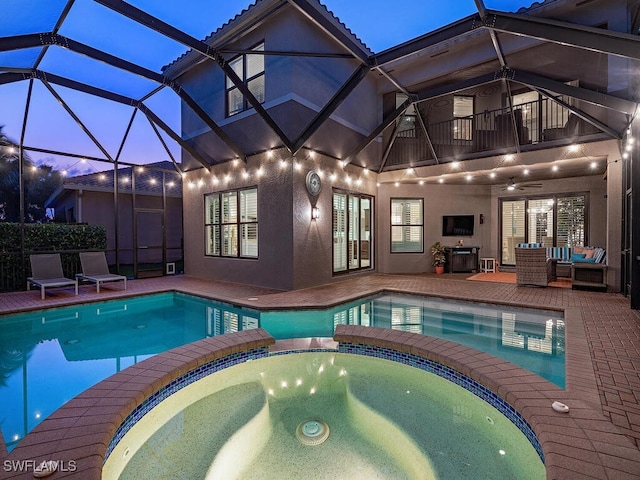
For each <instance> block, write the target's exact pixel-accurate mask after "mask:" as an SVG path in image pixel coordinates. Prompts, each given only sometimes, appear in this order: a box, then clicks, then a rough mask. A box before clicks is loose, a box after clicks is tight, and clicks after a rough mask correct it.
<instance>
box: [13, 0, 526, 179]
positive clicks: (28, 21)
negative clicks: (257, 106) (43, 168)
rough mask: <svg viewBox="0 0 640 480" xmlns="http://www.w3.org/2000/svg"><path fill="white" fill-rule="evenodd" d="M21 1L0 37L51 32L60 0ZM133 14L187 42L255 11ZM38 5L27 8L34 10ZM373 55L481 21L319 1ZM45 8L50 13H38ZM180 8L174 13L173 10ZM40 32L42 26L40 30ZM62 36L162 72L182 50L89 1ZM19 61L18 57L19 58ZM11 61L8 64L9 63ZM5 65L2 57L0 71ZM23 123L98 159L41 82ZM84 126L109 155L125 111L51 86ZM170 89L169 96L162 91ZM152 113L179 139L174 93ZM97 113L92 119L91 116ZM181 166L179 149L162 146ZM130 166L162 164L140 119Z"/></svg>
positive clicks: (63, 56)
mask: <svg viewBox="0 0 640 480" xmlns="http://www.w3.org/2000/svg"><path fill="white" fill-rule="evenodd" d="M23 1H24V0H8V8H9V10H10V13H11V8H12V6H13V8H14V9H15V10H14V13H13V14H12V15H11V17H12V18H15V19H16V21H15V22H14V23H12V24H9V23H4V22H3V24H4V25H0V36H5V35H7V36H8V35H16V34H20V33H35V32H40V31H48V30H50V26H49V27H45V25H47V21H49V22H51V21H52V20H55V18H56V16H57V15H56V7H57V8H58V9H60V8H62V6H63V5H64V4H65V0H42V1H41V5H40V7H39V9H38V10H34V11H32V12H25V9H24V8H22V7H23V5H24V4H23V3H21V2H23ZM129 1H130V3H132V4H133V5H134V6H136V7H138V8H140V9H142V10H144V11H146V12H148V13H150V14H151V15H153V16H156V17H158V18H160V19H161V20H163V21H165V22H167V23H171V24H172V25H174V26H175V27H176V28H178V29H180V30H182V31H184V32H186V33H188V34H189V35H191V36H193V37H196V38H199V39H202V38H204V37H206V36H207V35H208V34H209V33H211V32H212V31H214V30H216V29H217V28H218V27H219V26H221V25H222V24H223V23H225V22H226V21H228V20H229V19H230V18H232V17H234V16H235V15H236V14H238V13H240V12H241V11H242V10H243V9H244V8H247V7H248V6H249V5H251V4H252V3H253V2H252V1H249V0H181V1H180V2H174V1H166V0H165V1H157V0H129ZM37 3H38V2H30V4H31V5H34V4H37ZM323 3H324V4H325V5H326V6H327V8H328V9H329V10H331V11H332V12H333V13H334V14H335V15H336V16H337V17H338V18H340V20H341V21H342V22H344V23H345V24H346V26H347V27H348V28H350V29H351V30H352V31H353V33H355V34H356V35H357V36H358V37H359V38H360V39H361V40H362V41H363V42H364V43H365V44H366V45H367V46H368V47H369V48H370V49H371V50H373V51H374V52H380V51H382V50H385V49H387V48H389V47H392V46H394V45H397V44H399V43H402V42H404V41H407V40H410V39H412V38H415V37H417V36H419V35H422V34H424V33H428V32H430V31H433V30H435V29H437V28H439V27H442V26H444V25H447V24H449V23H452V22H454V21H456V20H459V19H461V18H464V17H466V16H467V15H470V14H473V13H475V12H477V9H476V4H475V1H474V0H449V1H441V0H405V1H404V2H402V3H401V4H394V3H391V2H389V1H388V0H324V2H323ZM530 4H531V1H528V0H485V6H486V7H487V8H489V9H495V10H503V11H511V12H514V11H517V10H518V9H519V8H520V7H523V6H529V5H530ZM42 5H46V8H45V7H42ZM176 5H179V7H180V8H179V9H176ZM38 23H40V24H38ZM60 33H61V34H62V35H65V36H67V37H69V38H72V39H74V40H76V41H79V42H82V43H85V44H88V45H91V46H93V47H95V48H98V49H100V50H103V51H106V52H108V53H111V54H114V55H117V56H121V57H123V58H125V59H126V60H128V61H131V62H134V63H136V64H139V65H142V66H145V67H147V68H149V69H151V70H156V71H159V69H160V67H161V66H162V65H165V64H167V63H169V62H171V61H172V60H173V59H175V58H177V57H178V56H179V55H180V54H181V53H183V52H184V51H185V47H183V46H182V45H179V44H177V43H175V42H173V41H170V40H167V39H166V38H164V37H162V36H161V35H159V34H156V33H155V32H151V31H149V30H148V29H146V28H144V27H142V26H140V25H137V24H135V23H134V22H132V21H130V20H128V19H126V18H124V17H122V16H120V15H118V14H116V13H114V12H111V11H110V10H108V9H106V8H104V7H102V6H100V5H98V4H96V3H95V2H93V1H91V0H76V3H75V4H74V6H73V8H72V10H71V13H70V15H69V16H68V18H67V20H66V22H65V24H64V26H63V28H62V30H61V31H60ZM16 55H24V52H20V53H18V54H16ZM9 58H13V57H9ZM45 58H46V60H45V61H44V62H43V64H42V65H41V67H40V68H41V69H42V70H45V71H47V72H50V73H57V74H60V75H63V76H66V77H68V78H72V79H75V80H78V81H82V82H85V83H89V84H92V85H96V86H99V87H103V88H107V89H110V90H115V91H116V92H118V93H122V94H126V95H129V96H131V97H134V98H138V97H140V96H141V95H142V94H144V93H146V92H147V91H149V90H150V89H151V88H153V86H154V85H153V84H151V83H150V82H147V81H144V80H141V79H140V78H139V77H135V76H131V75H126V74H120V73H119V72H114V69H113V68H111V67H106V66H104V65H103V64H100V63H99V62H95V61H93V60H88V59H87V58H85V57H82V56H79V55H76V54H73V53H71V52H68V51H66V50H64V49H60V48H55V49H50V50H49V53H48V54H47V56H46V57H45ZM8 61H9V60H7V57H2V56H0V67H2V66H6V65H3V62H4V63H6V62H8ZM34 85H35V87H34V95H33V99H32V102H31V107H30V108H31V110H30V115H29V123H28V126H27V134H26V137H25V144H26V145H30V146H36V147H40V148H46V149H51V150H58V151H71V152H74V153H77V154H82V155H88V156H96V157H102V156H103V155H102V153H101V152H100V150H99V149H98V148H97V147H96V146H95V145H94V144H93V143H92V141H91V140H90V139H89V138H88V137H86V135H84V133H83V132H82V131H81V130H80V128H79V127H78V126H77V125H76V124H75V122H74V121H73V120H72V119H71V117H69V115H68V114H67V113H66V112H65V111H64V110H63V109H62V107H61V106H60V105H59V104H58V102H57V101H56V100H55V99H54V98H53V97H52V96H51V94H50V93H49V92H48V91H47V90H46V88H45V87H43V86H42V85H41V84H40V83H39V82H35V83H34ZM55 89H56V90H57V91H58V93H59V94H60V95H61V96H62V97H63V99H64V100H65V101H66V102H68V104H69V105H70V106H71V107H72V109H73V110H74V111H75V112H76V114H77V115H78V116H79V117H80V119H81V120H82V121H83V122H84V123H85V124H86V126H87V127H88V128H89V129H90V130H91V132H92V133H93V134H94V135H95V136H96V137H97V139H98V140H99V141H100V142H101V144H102V145H103V146H104V147H105V148H106V149H107V151H108V152H109V153H110V154H111V155H112V156H115V154H116V152H117V151H118V148H119V146H120V141H121V138H122V135H123V134H124V131H125V129H126V127H127V124H128V122H129V119H130V116H131V109H130V108H126V107H124V106H122V105H118V104H114V103H113V102H108V101H105V100H102V99H100V98H95V97H92V96H88V95H85V94H80V93H77V92H74V91H71V90H66V89H64V88H62V87H55ZM165 90H166V89H165ZM26 92H27V82H19V83H17V84H10V85H1V86H0V107H1V109H0V125H4V126H5V128H4V131H5V133H7V134H8V135H9V136H10V137H11V138H12V139H14V140H18V139H19V137H20V132H21V127H22V112H24V109H25V98H26ZM146 104H147V105H148V106H149V107H150V108H152V110H153V111H154V112H155V113H157V114H158V115H159V116H160V117H161V118H162V119H163V120H164V121H165V122H166V123H167V124H169V125H170V126H171V127H172V128H173V129H174V131H176V132H179V131H180V106H179V102H178V100H177V97H176V96H175V95H174V94H173V93H172V92H170V91H165V92H162V93H161V94H159V95H156V96H154V97H152V98H151V99H149V100H148V101H147V102H146ZM97 112H98V113H99V114H97V115H96V113H97ZM164 138H165V140H166V143H168V144H169V146H170V148H171V151H172V152H173V154H174V156H175V158H176V159H177V160H178V161H179V158H180V153H179V148H178V147H177V145H176V144H175V143H174V142H173V141H172V140H170V139H168V137H166V136H165V137H164ZM30 155H31V158H32V160H34V161H36V163H48V164H55V165H56V166H57V168H60V169H65V168H70V169H71V170H72V171H71V172H70V173H72V174H74V173H79V172H80V171H96V170H103V169H106V168H109V165H108V164H105V163H101V162H89V164H80V163H78V160H76V159H72V158H68V157H53V156H50V155H47V154H42V153H31V154H30ZM121 158H122V160H124V161H130V162H131V163H149V162H153V161H158V160H166V159H168V155H167V154H166V152H165V150H164V148H163V147H162V145H161V143H160V142H159V141H158V140H157V137H155V134H154V133H153V131H152V130H151V127H150V126H149V124H148V122H147V121H146V119H144V117H143V116H142V115H138V118H137V119H136V121H135V122H134V126H133V129H132V134H131V138H130V140H128V141H127V143H126V144H125V147H124V149H123V153H122V156H121Z"/></svg>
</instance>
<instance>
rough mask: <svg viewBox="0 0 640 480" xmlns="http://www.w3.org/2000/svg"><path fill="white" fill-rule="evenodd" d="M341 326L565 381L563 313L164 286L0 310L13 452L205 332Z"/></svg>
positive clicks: (0, 407)
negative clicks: (57, 414) (435, 343)
mask: <svg viewBox="0 0 640 480" xmlns="http://www.w3.org/2000/svg"><path fill="white" fill-rule="evenodd" d="M339 324H350V325H364V326H375V327H385V328H394V329H399V330H406V331H410V332H414V333H422V334H425V335H432V336H436V337H440V338H445V339H447V340H451V341H453V342H457V343H461V344H464V345H467V346H470V347H473V348H477V349H479V350H482V351H485V352H488V353H490V354H492V355H496V356H498V357H501V358H503V359H505V360H508V361H510V362H513V363H515V364H517V365H520V366H522V367H523V368H526V369H527V370H529V371H532V372H533V373H536V374H538V375H540V376H542V377H543V378H545V379H547V380H549V381H551V382H553V383H555V384H557V385H558V386H560V387H562V388H564V322H563V321H562V317H561V316H560V315H559V314H558V313H557V312H545V311H533V310H524V309H509V308H502V307H497V306H492V305H482V304H474V303H464V302H452V301H443V300H439V299H433V298H426V297H417V296H410V295H378V296H375V297H370V298H364V299H360V300H357V301H354V302H349V303H347V304H344V305H340V306H336V307H333V308H330V309H326V310H302V311H287V310H280V311H266V312H265V311H262V312H259V311H257V310H253V309H247V308H239V307H234V306H231V305H228V304H223V303H219V302H213V301H210V300H205V299H201V298H198V297H194V296H190V295H185V294H180V293H163V294H155V295H148V296H141V297H133V298H128V299H122V300H112V301H108V302H100V303H91V304H86V305H80V306H78V305H75V306H70V307H64V308H55V309H48V310H42V311H36V312H29V313H22V314H17V315H9V316H2V317H0V374H1V377H0V428H1V430H2V434H3V437H4V440H5V443H6V445H7V448H8V450H12V449H13V448H14V447H15V445H16V444H17V443H18V442H19V441H20V439H22V438H23V437H24V436H25V435H26V434H27V433H28V432H29V431H31V430H32V429H33V428H34V427H35V426H36V425H37V424H38V423H40V422H41V421H42V420H43V419H44V418H46V417H47V416H48V415H50V414H51V413H53V411H54V410H56V409H57V408H58V407H60V406H61V405H63V404H64V403H65V402H67V401H68V400H70V399H71V398H73V397H74V396H76V395H78V394H79V393H81V392H82V391H84V390H86V389H87V388H89V387H91V386H92V385H95V384H96V383H98V382H99V381H101V380H103V379H105V378H107V377H108V376H110V375H112V374H114V373H117V372H119V371H120V370H122V369H124V368H126V367H128V366H130V365H133V364H135V363H137V362H139V361H141V360H144V359H145V358H148V357H149V356H152V355H155V354H157V353H160V352H163V351H166V350H169V349H171V348H174V347H177V346H180V345H184V344H186V343H190V342H194V341H196V340H199V339H202V338H205V337H209V336H214V335H220V334H224V333H230V332H236V331H239V330H246V329H251V328H257V327H262V328H264V329H265V330H267V331H268V332H269V333H270V334H271V335H272V336H273V337H274V338H276V339H284V338H303V337H331V336H333V330H334V328H335V326H336V325H339Z"/></svg>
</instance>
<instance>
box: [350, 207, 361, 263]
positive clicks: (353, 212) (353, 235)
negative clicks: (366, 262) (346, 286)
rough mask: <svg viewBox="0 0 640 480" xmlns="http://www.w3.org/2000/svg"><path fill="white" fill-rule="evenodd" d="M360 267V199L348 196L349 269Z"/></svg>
mask: <svg viewBox="0 0 640 480" xmlns="http://www.w3.org/2000/svg"><path fill="white" fill-rule="evenodd" d="M359 267H360V198H358V197H354V196H349V269H353V268H359Z"/></svg>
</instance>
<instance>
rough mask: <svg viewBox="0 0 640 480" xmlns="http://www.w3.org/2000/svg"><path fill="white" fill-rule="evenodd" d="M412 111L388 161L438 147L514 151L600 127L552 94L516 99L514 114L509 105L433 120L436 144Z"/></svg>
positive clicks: (448, 151) (447, 151)
mask: <svg viewBox="0 0 640 480" xmlns="http://www.w3.org/2000/svg"><path fill="white" fill-rule="evenodd" d="M409 117H413V116H407V117H406V118H403V119H401V120H400V122H401V123H400V125H399V128H398V132H397V136H396V139H395V141H394V145H393V147H392V149H391V151H390V152H389V157H388V159H387V162H386V165H389V166H391V165H405V164H408V163H420V162H426V161H429V160H433V159H434V153H435V155H436V156H437V158H438V159H447V158H452V157H464V156H465V155H471V154H477V153H483V152H486V153H488V152H493V151H496V152H498V151H504V150H511V151H513V150H514V149H515V147H516V142H517V144H519V145H521V146H526V145H533V144H542V143H547V142H554V141H557V142H561V141H566V142H569V141H572V140H574V139H576V138H578V137H580V136H583V135H591V134H596V133H599V131H598V130H597V129H596V128H595V127H593V126H592V125H591V124H589V123H587V122H585V121H584V120H582V119H580V118H579V117H577V116H576V115H575V114H573V113H571V111H570V110H569V109H567V108H565V107H563V106H562V105H559V104H558V103H556V102H554V101H551V100H549V99H542V100H540V101H534V102H529V103H523V104H520V105H516V106H515V107H514V111H513V116H512V115H511V113H510V111H509V109H508V108H502V109H498V110H485V111H484V112H481V113H477V114H475V115H473V116H470V117H464V118H454V119H451V120H447V121H444V122H438V123H431V124H428V125H426V130H427V132H428V134H429V140H430V141H431V145H429V142H428V141H427V137H426V136H425V134H424V131H423V130H422V128H421V127H420V123H419V122H416V121H415V118H413V119H411V118H409ZM514 122H515V123H514ZM516 135H517V137H516ZM525 148H528V147H525Z"/></svg>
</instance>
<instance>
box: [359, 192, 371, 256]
mask: <svg viewBox="0 0 640 480" xmlns="http://www.w3.org/2000/svg"><path fill="white" fill-rule="evenodd" d="M360 266H361V267H363V268H364V267H370V266H371V199H369V198H363V199H361V200H360Z"/></svg>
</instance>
